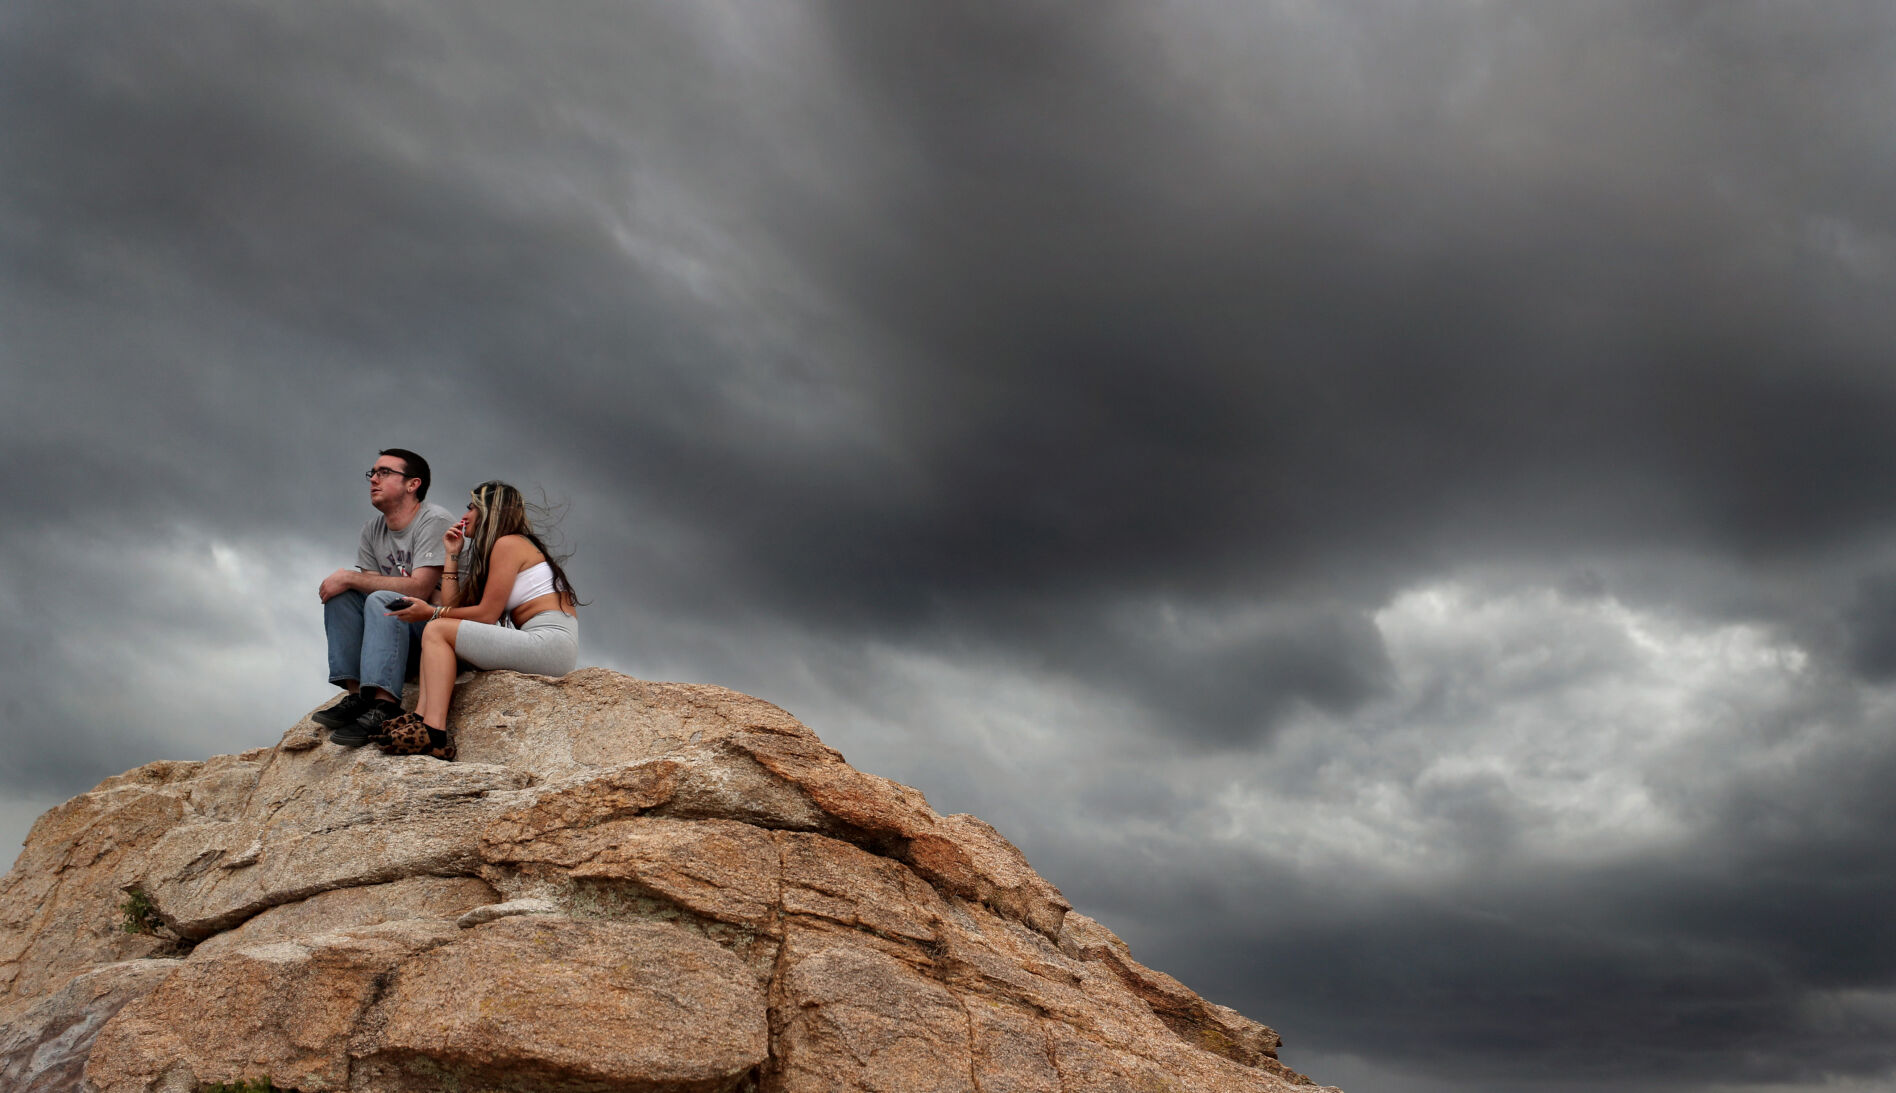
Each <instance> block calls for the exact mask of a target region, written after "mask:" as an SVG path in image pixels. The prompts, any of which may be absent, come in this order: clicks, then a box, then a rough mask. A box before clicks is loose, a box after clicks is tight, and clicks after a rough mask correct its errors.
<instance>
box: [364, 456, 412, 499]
mask: <svg viewBox="0 0 1896 1093" xmlns="http://www.w3.org/2000/svg"><path fill="white" fill-rule="evenodd" d="M391 472H392V473H391ZM369 473H370V474H372V475H374V477H373V478H371V479H369V504H371V505H374V506H375V507H376V508H378V509H380V510H382V511H383V512H387V511H388V510H390V509H392V508H394V507H395V506H397V505H399V504H401V503H402V498H403V497H404V496H406V495H407V494H410V493H413V492H414V491H415V490H417V489H419V488H421V479H419V478H407V477H404V476H405V475H406V474H407V473H408V468H407V467H406V466H404V465H403V464H402V459H401V457H400V456H397V455H384V456H379V457H377V459H376V460H375V466H374V467H371V468H370V469H369Z"/></svg>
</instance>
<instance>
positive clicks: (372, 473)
mask: <svg viewBox="0 0 1896 1093" xmlns="http://www.w3.org/2000/svg"><path fill="white" fill-rule="evenodd" d="M391 474H392V475H394V476H395V477H397V478H407V477H409V476H408V475H405V474H403V473H402V472H400V471H398V470H396V469H395V468H394V467H376V468H375V469H373V470H368V471H363V472H362V477H364V478H366V479H368V480H369V481H371V482H373V481H375V480H376V479H378V478H387V477H388V476H389V475H391ZM414 477H417V478H419V477H420V475H415V476H414Z"/></svg>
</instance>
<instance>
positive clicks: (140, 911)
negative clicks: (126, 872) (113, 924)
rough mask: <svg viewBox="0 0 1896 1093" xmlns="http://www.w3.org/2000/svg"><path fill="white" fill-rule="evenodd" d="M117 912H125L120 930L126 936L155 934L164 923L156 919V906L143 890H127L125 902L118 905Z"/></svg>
mask: <svg viewBox="0 0 1896 1093" xmlns="http://www.w3.org/2000/svg"><path fill="white" fill-rule="evenodd" d="M119 910H121V911H123V912H125V921H124V922H123V923H122V924H121V925H120V929H122V930H124V931H125V932H126V933H128V934H155V933H157V932H158V927H160V926H162V925H164V921H163V920H162V919H160V918H159V917H158V905H157V904H155V903H153V902H152V901H151V897H150V896H148V895H146V894H145V890H144V889H143V888H127V889H126V890H125V902H123V903H121V904H119Z"/></svg>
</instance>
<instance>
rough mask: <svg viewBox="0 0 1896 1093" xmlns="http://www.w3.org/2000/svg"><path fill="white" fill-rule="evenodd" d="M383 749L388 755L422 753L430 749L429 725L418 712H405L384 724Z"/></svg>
mask: <svg viewBox="0 0 1896 1093" xmlns="http://www.w3.org/2000/svg"><path fill="white" fill-rule="evenodd" d="M381 735H382V737H383V739H382V741H381V743H382V751H383V752H384V753H386V754H388V755H420V754H421V753H423V752H425V751H427V750H428V726H427V724H426V723H425V722H423V721H422V719H421V715H420V714H418V713H405V714H403V715H401V716H400V717H397V718H392V719H390V720H389V721H388V722H386V723H385V724H383V726H382V734H381Z"/></svg>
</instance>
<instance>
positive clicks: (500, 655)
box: [454, 610, 579, 676]
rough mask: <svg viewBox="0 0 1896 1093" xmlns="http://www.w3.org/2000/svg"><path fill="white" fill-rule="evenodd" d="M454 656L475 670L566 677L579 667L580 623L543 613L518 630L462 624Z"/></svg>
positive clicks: (561, 614) (559, 614) (557, 613)
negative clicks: (503, 670) (505, 669)
mask: <svg viewBox="0 0 1896 1093" xmlns="http://www.w3.org/2000/svg"><path fill="white" fill-rule="evenodd" d="M454 655H455V656H457V657H460V658H461V659H462V660H465V661H467V662H468V663H469V664H472V665H473V666H474V667H476V668H511V669H513V670H514V671H516V672H529V673H532V674H533V675H536V676H563V675H565V674H566V673H568V672H570V671H572V670H573V669H574V668H577V667H579V620H578V619H575V618H574V617H573V616H571V615H569V614H567V613H566V612H564V611H557V610H555V611H542V612H540V613H539V614H537V615H535V616H533V617H532V618H530V619H528V620H527V622H526V625H524V626H522V627H520V628H519V629H518V630H511V629H508V628H507V627H505V626H497V625H494V624H493V623H486V622H467V621H463V622H462V623H461V628H460V629H459V630H457V631H456V632H455V637H454Z"/></svg>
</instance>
